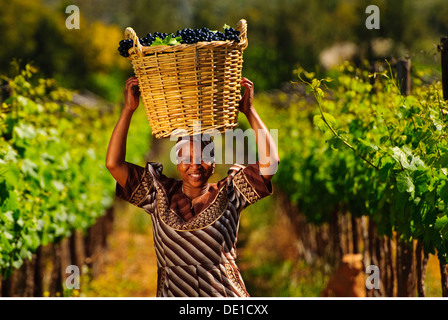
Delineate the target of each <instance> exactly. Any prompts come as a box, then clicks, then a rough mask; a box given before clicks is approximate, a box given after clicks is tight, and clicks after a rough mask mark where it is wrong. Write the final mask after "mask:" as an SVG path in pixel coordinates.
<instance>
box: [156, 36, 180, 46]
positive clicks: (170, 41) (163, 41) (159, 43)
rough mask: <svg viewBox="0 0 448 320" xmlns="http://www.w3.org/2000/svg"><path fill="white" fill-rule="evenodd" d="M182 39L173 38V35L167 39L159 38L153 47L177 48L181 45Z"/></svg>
mask: <svg viewBox="0 0 448 320" xmlns="http://www.w3.org/2000/svg"><path fill="white" fill-rule="evenodd" d="M181 40H182V37H173V35H171V34H169V35H168V36H167V37H166V38H165V39H162V38H159V37H157V38H156V39H155V40H154V41H153V42H152V43H151V47H155V46H175V45H178V44H181V43H180V41H181Z"/></svg>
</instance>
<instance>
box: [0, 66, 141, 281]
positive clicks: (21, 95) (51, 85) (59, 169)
mask: <svg viewBox="0 0 448 320" xmlns="http://www.w3.org/2000/svg"><path fill="white" fill-rule="evenodd" d="M36 72H37V70H36V69H35V68H33V67H31V66H29V65H27V66H26V68H25V69H24V70H22V71H20V73H19V74H18V75H17V76H15V77H14V78H12V79H7V80H8V83H9V86H10V87H11V89H12V94H11V96H10V97H9V98H8V99H6V100H5V101H4V102H3V103H2V107H1V113H0V211H1V213H2V214H1V215H0V269H1V270H2V273H3V274H5V275H8V274H10V272H11V270H12V269H13V268H18V267H19V266H20V265H21V264H22V262H23V260H24V259H30V258H31V255H32V253H33V252H34V251H35V250H36V248H37V247H38V246H40V245H45V244H47V243H50V242H55V241H59V240H60V239H62V238H64V237H67V236H69V235H70V234H71V232H72V231H73V230H75V229H80V230H85V229H86V228H87V227H89V226H90V225H92V224H93V223H94V222H95V220H96V219H97V218H98V217H100V216H101V215H102V214H103V213H104V212H105V209H106V208H108V207H110V206H111V205H112V201H113V196H114V186H115V183H114V180H113V178H112V177H111V175H110V174H109V172H107V169H106V168H105V165H104V163H105V154H106V148H107V145H108V139H109V137H110V135H106V134H105V132H107V131H110V132H111V131H112V128H113V125H114V122H115V120H116V117H117V116H116V114H115V113H112V112H107V111H104V110H100V109H86V108H83V107H81V106H77V105H73V104H72V103H70V100H71V92H69V91H67V90H65V89H63V88H60V87H58V85H57V84H56V82H55V81H54V80H52V79H43V78H39V77H37V75H36ZM139 153H140V155H141V154H142V151H141V150H140V151H139Z"/></svg>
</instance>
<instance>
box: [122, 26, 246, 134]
mask: <svg viewBox="0 0 448 320" xmlns="http://www.w3.org/2000/svg"><path fill="white" fill-rule="evenodd" d="M237 30H239V31H240V42H239V43H234V42H233V41H212V42H199V43H195V44H180V45H174V46H154V47H149V46H141V45H140V42H139V41H138V37H137V34H136V33H135V31H134V30H133V29H132V28H127V29H126V31H125V37H126V38H127V39H132V40H133V41H134V46H133V47H132V48H131V49H129V54H130V55H129V58H128V59H130V60H131V61H132V65H133V68H134V72H135V75H136V76H137V78H138V80H139V87H140V92H141V97H142V101H143V104H144V106H145V110H146V115H147V118H148V121H149V125H150V126H151V130H152V134H153V135H154V136H155V137H156V138H165V137H169V136H170V135H171V134H175V135H178V136H183V135H187V134H188V135H192V134H197V133H203V132H204V131H206V130H210V129H216V130H218V131H219V132H224V131H225V130H227V129H232V128H234V127H235V126H237V119H238V102H239V99H240V88H241V85H240V80H241V70H242V66H243V50H244V49H246V47H247V23H246V20H240V21H239V23H238V26H237ZM198 121H200V123H199V124H200V129H199V128H198Z"/></svg>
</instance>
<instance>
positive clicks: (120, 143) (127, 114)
mask: <svg viewBox="0 0 448 320" xmlns="http://www.w3.org/2000/svg"><path fill="white" fill-rule="evenodd" d="M133 86H138V79H137V78H136V77H130V78H129V79H127V80H126V85H125V90H124V98H125V102H124V108H123V110H122V112H121V115H120V118H119V119H118V122H117V124H116V125H115V128H114V131H113V132H112V136H111V138H110V141H109V147H108V148H107V155H106V167H107V169H108V170H109V172H110V173H111V175H112V176H113V177H114V179H115V180H116V181H117V182H118V184H120V185H121V186H122V187H124V186H125V185H126V181H127V179H128V167H127V165H126V161H125V159H126V139H127V136H128V130H129V125H130V123H131V119H132V115H133V114H134V111H135V110H136V109H137V107H138V105H139V97H140V91H139V90H135V92H134V90H133V89H132V87H133Z"/></svg>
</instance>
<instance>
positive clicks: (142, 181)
mask: <svg viewBox="0 0 448 320" xmlns="http://www.w3.org/2000/svg"><path fill="white" fill-rule="evenodd" d="M126 165H127V166H128V168H129V174H128V179H127V181H126V185H125V186H124V188H123V187H121V186H120V185H119V184H118V183H117V185H116V189H115V194H116V196H117V197H118V198H120V199H123V200H125V201H127V202H129V203H131V204H133V205H135V206H137V207H144V206H145V205H146V204H148V203H150V202H152V201H153V200H154V197H152V196H151V195H152V194H153V193H154V190H155V188H154V173H153V172H155V171H154V170H150V168H149V166H151V164H149V163H148V164H147V165H146V167H141V166H138V165H135V164H132V163H129V162H126ZM151 171H152V172H151Z"/></svg>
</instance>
